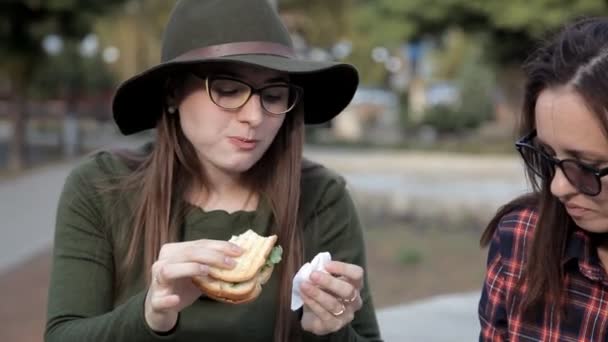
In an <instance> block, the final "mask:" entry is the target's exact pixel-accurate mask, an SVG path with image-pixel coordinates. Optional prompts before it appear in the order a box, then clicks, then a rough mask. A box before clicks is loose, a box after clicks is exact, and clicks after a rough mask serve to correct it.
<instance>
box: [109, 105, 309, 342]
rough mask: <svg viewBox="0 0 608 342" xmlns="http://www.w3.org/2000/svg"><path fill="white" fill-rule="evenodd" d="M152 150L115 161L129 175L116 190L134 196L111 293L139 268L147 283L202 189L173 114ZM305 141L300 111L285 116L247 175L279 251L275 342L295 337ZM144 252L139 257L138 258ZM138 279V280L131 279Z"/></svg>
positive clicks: (195, 159) (164, 119)
mask: <svg viewBox="0 0 608 342" xmlns="http://www.w3.org/2000/svg"><path fill="white" fill-rule="evenodd" d="M156 132H157V136H156V142H155V144H154V146H153V148H152V151H151V153H150V154H148V155H145V156H138V155H134V154H132V153H124V152H123V153H120V154H119V155H120V157H122V159H123V160H124V161H125V162H126V164H127V165H129V166H130V167H131V169H132V170H133V171H132V172H131V173H130V174H129V175H127V176H125V177H124V178H122V180H121V181H120V183H119V185H118V187H120V188H121V189H133V190H136V191H137V197H136V199H135V202H134V207H133V217H132V219H131V221H130V225H131V227H132V229H131V230H130V236H129V237H128V241H129V244H128V251H127V255H126V258H125V259H124V261H123V262H122V264H121V265H119V267H118V273H117V281H116V286H117V287H118V288H120V287H121V286H122V285H123V284H125V283H126V281H128V280H130V279H131V278H129V277H130V274H132V272H130V271H131V270H133V269H134V267H136V265H140V264H139V262H140V261H139V260H138V259H143V261H141V265H142V267H143V270H145V272H146V274H145V277H146V278H145V280H146V284H149V282H150V274H149V272H148V270H150V269H151V267H152V264H153V263H154V262H155V260H156V258H157V257H158V254H159V251H160V248H161V246H162V245H163V244H165V243H168V242H175V241H177V240H178V239H179V229H180V225H181V223H182V222H183V217H184V207H185V206H184V205H183V200H184V195H185V194H186V191H187V190H188V189H190V188H191V187H192V186H203V187H204V186H205V182H206V180H205V179H201V175H204V173H203V172H202V171H203V170H202V169H201V165H200V163H199V162H198V157H197V154H196V152H195V149H194V147H193V146H192V144H191V143H190V142H189V141H188V140H187V139H186V137H185V136H184V134H183V132H182V130H181V126H180V123H179V115H178V114H169V113H168V112H167V111H166V110H165V113H164V114H163V115H162V116H161V118H160V119H159V121H158V124H157V128H156ZM303 141H304V112H303V106H302V105H301V104H300V105H298V106H296V108H294V109H293V110H292V111H291V112H289V113H288V114H286V118H285V120H284V122H283V125H282V126H281V128H280V129H279V131H278V133H277V136H276V137H275V139H274V141H273V142H272V144H271V145H270V146H269V148H268V150H267V151H266V153H265V154H264V155H263V156H262V158H261V159H260V160H259V161H258V162H257V163H256V164H255V165H254V166H253V167H252V168H251V169H250V170H249V171H248V172H247V173H246V175H245V182H246V184H247V186H250V187H251V189H252V190H253V191H255V192H256V193H258V194H259V195H260V196H261V197H262V198H264V199H266V200H267V201H268V203H269V204H270V207H271V209H272V213H273V216H274V224H273V227H272V230H273V231H274V233H276V234H277V236H278V244H280V245H281V246H282V247H283V249H284V254H283V255H284V258H283V262H281V263H280V264H279V267H278V270H277V271H278V272H279V274H280V292H279V301H278V304H277V317H276V320H275V321H276V322H277V324H276V325H275V331H274V336H275V341H277V342H278V341H286V340H293V339H294V338H297V336H298V335H299V330H298V329H297V328H298V327H299V324H298V321H297V317H296V315H295V314H294V313H293V312H292V311H291V310H290V300H291V279H292V278H293V276H294V275H295V272H296V270H297V269H298V268H299V267H300V266H301V264H302V262H303V246H302V234H301V231H300V229H299V226H300V222H299V215H298V212H299V210H298V209H299V200H300V176H301V163H302V149H303ZM142 250H143V252H142ZM133 273H137V272H133ZM294 336H296V337H294Z"/></svg>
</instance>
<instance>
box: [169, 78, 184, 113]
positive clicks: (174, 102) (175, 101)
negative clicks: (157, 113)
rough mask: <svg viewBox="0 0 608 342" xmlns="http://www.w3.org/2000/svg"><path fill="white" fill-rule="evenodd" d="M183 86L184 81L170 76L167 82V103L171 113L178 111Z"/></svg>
mask: <svg viewBox="0 0 608 342" xmlns="http://www.w3.org/2000/svg"><path fill="white" fill-rule="evenodd" d="M182 87H183V81H181V80H179V78H176V77H169V78H168V79H167V82H166V83H165V103H166V106H167V112H168V113H169V114H175V112H177V107H178V105H179V102H180V98H181V93H182Z"/></svg>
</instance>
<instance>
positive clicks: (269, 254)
mask: <svg viewBox="0 0 608 342" xmlns="http://www.w3.org/2000/svg"><path fill="white" fill-rule="evenodd" d="M229 241H230V242H232V243H234V244H236V245H238V246H239V247H241V248H242V249H243V250H244V251H243V254H241V255H240V256H238V257H236V258H234V260H235V261H236V265H235V267H234V268H232V269H221V268H216V267H210V269H209V274H208V275H207V276H197V277H193V278H192V281H193V282H194V284H195V285H196V286H197V287H198V288H199V289H200V290H201V291H202V292H203V293H204V294H205V295H206V296H207V297H209V298H211V299H214V300H217V301H220V302H224V303H230V304H243V303H248V302H251V301H253V300H255V299H256V298H257V297H258V296H259V295H260V293H261V292H262V285H264V284H265V283H266V282H267V281H268V279H270V276H271V275H272V271H273V270H274V265H276V264H278V263H279V262H280V261H281V256H282V254H283V249H282V248H281V246H275V244H276V242H277V236H276V235H271V236H268V237H263V236H260V235H258V234H257V233H256V232H254V231H253V230H251V229H249V230H247V231H246V232H244V233H243V234H241V235H238V236H232V238H231V239H230V240H229Z"/></svg>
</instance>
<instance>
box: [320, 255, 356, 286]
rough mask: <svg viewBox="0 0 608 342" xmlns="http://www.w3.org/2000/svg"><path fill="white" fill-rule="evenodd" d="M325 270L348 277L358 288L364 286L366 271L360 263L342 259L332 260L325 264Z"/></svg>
mask: <svg viewBox="0 0 608 342" xmlns="http://www.w3.org/2000/svg"><path fill="white" fill-rule="evenodd" d="M325 270H326V271H327V272H329V273H331V274H334V275H337V276H342V277H344V278H346V279H347V280H348V282H349V283H351V284H352V285H353V286H354V287H355V288H356V289H358V290H360V289H362V288H363V275H364V273H365V272H364V270H363V268H362V267H361V266H359V265H355V264H349V263H345V262H341V261H330V262H328V263H327V264H326V265H325Z"/></svg>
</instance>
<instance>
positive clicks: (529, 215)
mask: <svg viewBox="0 0 608 342" xmlns="http://www.w3.org/2000/svg"><path fill="white" fill-rule="evenodd" d="M537 221H538V211H537V209H536V208H535V207H528V206H526V207H516V208H513V209H512V210H510V211H508V212H506V213H504V214H503V215H502V216H501V217H500V219H499V221H498V225H497V228H496V231H495V232H494V237H493V239H492V242H491V244H492V245H493V246H491V247H490V250H493V251H494V253H496V252H499V253H500V257H501V259H502V264H503V265H505V266H507V267H508V268H509V269H512V270H513V271H514V270H516V269H520V268H521V267H522V266H523V265H524V264H525V262H526V260H527V254H528V253H527V251H528V248H529V246H530V243H531V240H532V238H533V236H534V230H535V228H536V224H537ZM515 273H519V272H515Z"/></svg>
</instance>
